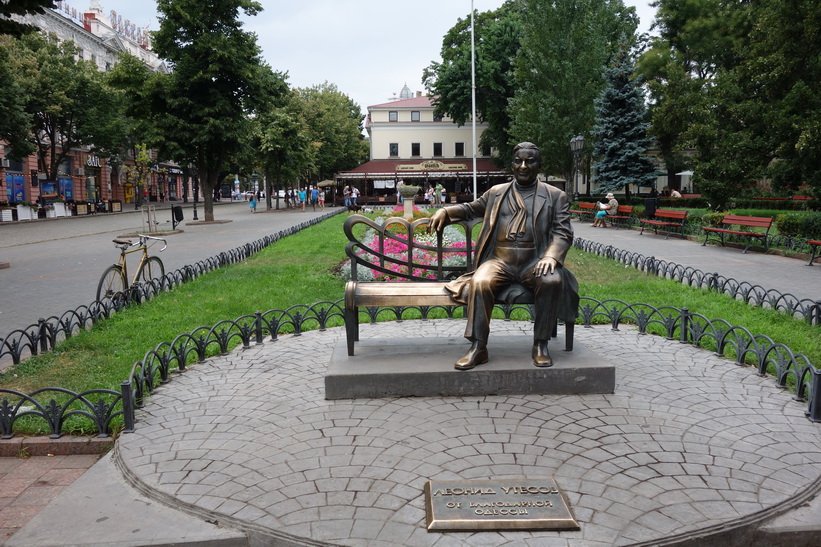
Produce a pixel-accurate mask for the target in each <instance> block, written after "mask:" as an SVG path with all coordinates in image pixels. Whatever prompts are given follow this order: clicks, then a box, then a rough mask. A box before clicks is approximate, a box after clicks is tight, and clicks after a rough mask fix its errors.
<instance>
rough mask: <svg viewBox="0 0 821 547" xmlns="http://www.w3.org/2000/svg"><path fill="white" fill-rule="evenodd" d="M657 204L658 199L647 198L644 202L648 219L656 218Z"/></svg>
mask: <svg viewBox="0 0 821 547" xmlns="http://www.w3.org/2000/svg"><path fill="white" fill-rule="evenodd" d="M657 204H658V199H656V198H646V199H645V200H644V214H646V215H647V218H653V217H654V216H656V207H657Z"/></svg>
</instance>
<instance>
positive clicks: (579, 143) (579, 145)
mask: <svg viewBox="0 0 821 547" xmlns="http://www.w3.org/2000/svg"><path fill="white" fill-rule="evenodd" d="M583 148H584V137H583V136H582V135H576V136H575V137H573V138H572V139H570V150H572V151H573V200H574V201H579V187H578V180H577V179H578V173H579V161H580V158H581V155H582V149H583Z"/></svg>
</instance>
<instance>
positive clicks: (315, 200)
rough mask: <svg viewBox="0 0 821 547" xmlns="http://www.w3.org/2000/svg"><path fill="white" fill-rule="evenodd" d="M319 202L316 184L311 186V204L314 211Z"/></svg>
mask: <svg viewBox="0 0 821 547" xmlns="http://www.w3.org/2000/svg"><path fill="white" fill-rule="evenodd" d="M317 204H319V189H318V188H317V187H316V186H311V206H312V207H313V208H314V211H316V206H317Z"/></svg>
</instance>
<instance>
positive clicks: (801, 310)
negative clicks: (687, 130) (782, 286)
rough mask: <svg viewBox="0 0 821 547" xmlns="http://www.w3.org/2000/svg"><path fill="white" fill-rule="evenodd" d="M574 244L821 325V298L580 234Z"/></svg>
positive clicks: (685, 282) (673, 278)
mask: <svg viewBox="0 0 821 547" xmlns="http://www.w3.org/2000/svg"><path fill="white" fill-rule="evenodd" d="M573 244H574V246H575V247H576V248H578V249H581V250H582V251H585V252H588V253H593V254H597V255H599V256H603V257H606V258H610V259H612V260H616V261H617V262H620V263H622V264H626V265H628V266H632V267H634V268H636V269H638V270H641V271H643V272H645V273H648V274H650V275H655V276H658V277H664V278H667V279H672V280H674V281H678V282H680V283H683V284H684V285H687V286H690V287H698V288H701V289H705V290H708V291H713V292H718V293H723V294H726V295H728V296H730V297H731V298H734V299H736V300H741V301H743V302H745V303H747V304H753V305H756V306H761V307H767V308H772V309H774V310H778V311H781V312H784V313H786V314H788V315H791V316H793V317H798V318H801V319H804V320H805V321H807V322H808V323H809V324H811V325H818V326H821V300H817V301H813V300H810V299H809V298H804V299H799V298H798V297H796V296H794V295H792V294H783V293H781V292H779V291H777V290H775V289H765V288H764V287H762V286H760V285H753V284H751V283H748V282H746V281H738V280H736V279H733V278H732V277H724V276H723V275H720V274H718V273H707V272H703V271H701V270H699V269H696V268H693V267H691V266H682V265H681V264H677V263H675V262H669V261H666V260H659V259H657V258H655V257H653V256H645V255H642V254H639V253H634V252H632V251H625V250H622V249H618V248H616V247H613V246H612V245H606V244H604V243H597V242H595V241H590V240H587V239H584V238H580V237H577V238H576V239H575V240H574V242H573Z"/></svg>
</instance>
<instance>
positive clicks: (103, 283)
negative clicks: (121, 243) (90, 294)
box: [97, 264, 126, 300]
mask: <svg viewBox="0 0 821 547" xmlns="http://www.w3.org/2000/svg"><path fill="white" fill-rule="evenodd" d="M125 287H126V284H125V275H124V274H123V269H122V268H121V267H120V266H117V265H116V264H114V265H113V266H109V267H108V269H106V271H105V273H103V276H102V277H101V278H100V284H99V285H97V300H102V299H103V298H106V297H108V298H112V299H113V298H115V296H116V295H117V294H118V293H119V294H123V292H125Z"/></svg>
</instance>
